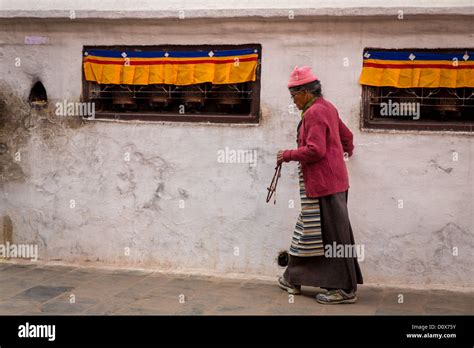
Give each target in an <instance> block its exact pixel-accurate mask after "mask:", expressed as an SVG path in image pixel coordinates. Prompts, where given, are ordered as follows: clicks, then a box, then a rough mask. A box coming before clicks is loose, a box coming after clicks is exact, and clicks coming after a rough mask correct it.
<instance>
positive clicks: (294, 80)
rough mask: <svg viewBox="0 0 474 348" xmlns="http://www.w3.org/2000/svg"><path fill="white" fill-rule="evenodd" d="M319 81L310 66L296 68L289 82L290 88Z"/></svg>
mask: <svg viewBox="0 0 474 348" xmlns="http://www.w3.org/2000/svg"><path fill="white" fill-rule="evenodd" d="M317 79H318V78H317V77H316V75H314V74H313V72H312V71H311V68H310V67H309V66H302V67H298V66H295V68H294V69H293V72H292V73H291V76H290V81H289V82H288V88H291V87H296V86H301V85H305V84H307V83H310V82H313V81H316V80H317Z"/></svg>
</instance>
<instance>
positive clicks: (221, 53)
mask: <svg viewBox="0 0 474 348" xmlns="http://www.w3.org/2000/svg"><path fill="white" fill-rule="evenodd" d="M210 51H211V50H210ZM210 51H187V52H179V51H168V54H169V56H168V58H210V57H209V52H210ZM123 52H125V53H126V54H127V57H128V58H165V53H166V51H162V52H161V51H159V52H130V51H116V50H114V51H112V50H98V49H92V50H87V53H88V55H90V56H97V57H104V58H123V57H122V53H123ZM212 52H213V53H214V55H213V57H227V56H229V57H231V56H243V55H247V54H254V53H255V52H254V49H253V48H243V49H237V50H212Z"/></svg>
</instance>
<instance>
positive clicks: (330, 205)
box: [284, 191, 363, 291]
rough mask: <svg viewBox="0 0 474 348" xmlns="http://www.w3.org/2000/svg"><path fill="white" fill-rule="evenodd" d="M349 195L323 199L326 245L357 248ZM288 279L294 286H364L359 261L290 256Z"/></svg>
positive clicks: (285, 274) (340, 194) (352, 287)
mask: <svg viewBox="0 0 474 348" xmlns="http://www.w3.org/2000/svg"><path fill="white" fill-rule="evenodd" d="M347 196H348V191H345V192H340V193H335V194H332V195H328V196H324V197H319V205H320V210H321V225H322V237H323V244H324V245H325V246H326V245H327V244H330V245H333V243H334V242H335V243H336V245H348V244H351V245H355V242H354V235H353V233H352V228H351V223H350V221H349V213H348V211H347ZM288 258H289V260H288V267H287V268H286V270H285V273H284V277H285V279H286V280H287V281H288V282H290V283H291V284H294V285H303V286H314V287H320V288H336V289H353V290H354V291H356V290H357V284H363V279H362V272H361V270H360V267H359V263H358V261H357V257H345V258H342V257H326V256H325V255H323V256H311V257H300V256H293V255H288Z"/></svg>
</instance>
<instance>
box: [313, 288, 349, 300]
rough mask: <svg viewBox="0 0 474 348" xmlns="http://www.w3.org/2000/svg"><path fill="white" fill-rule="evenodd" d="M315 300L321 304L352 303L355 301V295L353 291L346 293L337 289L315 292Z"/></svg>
mask: <svg viewBox="0 0 474 348" xmlns="http://www.w3.org/2000/svg"><path fill="white" fill-rule="evenodd" d="M316 301H317V302H318V303H322V304H338V303H354V302H356V301H357V296H356V295H355V292H354V291H351V292H350V293H347V292H345V291H344V290H342V289H337V290H329V291H327V292H325V293H322V294H317V295H316Z"/></svg>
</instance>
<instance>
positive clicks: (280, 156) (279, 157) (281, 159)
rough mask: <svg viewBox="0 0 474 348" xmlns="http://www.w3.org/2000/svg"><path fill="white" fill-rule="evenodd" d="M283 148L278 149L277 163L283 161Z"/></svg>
mask: <svg viewBox="0 0 474 348" xmlns="http://www.w3.org/2000/svg"><path fill="white" fill-rule="evenodd" d="M283 162H284V161H283V150H280V151H278V153H277V165H279V164H280V163H283Z"/></svg>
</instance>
